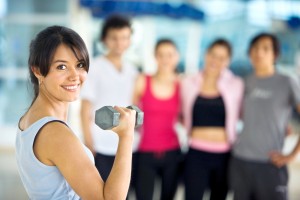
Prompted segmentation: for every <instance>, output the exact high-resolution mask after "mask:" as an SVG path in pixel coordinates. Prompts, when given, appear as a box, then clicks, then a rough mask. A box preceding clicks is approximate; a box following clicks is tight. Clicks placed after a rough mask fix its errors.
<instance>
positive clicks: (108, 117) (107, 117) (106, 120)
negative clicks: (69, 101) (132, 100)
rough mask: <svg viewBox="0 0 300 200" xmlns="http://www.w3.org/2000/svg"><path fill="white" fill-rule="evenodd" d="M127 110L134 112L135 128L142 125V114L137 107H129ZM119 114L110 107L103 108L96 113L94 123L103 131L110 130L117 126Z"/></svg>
mask: <svg viewBox="0 0 300 200" xmlns="http://www.w3.org/2000/svg"><path fill="white" fill-rule="evenodd" d="M127 108H129V109H132V110H135V111H136V120H135V127H139V126H140V125H142V124H143V120H144V113H143V111H141V110H140V109H139V108H138V107H137V106H134V105H131V106H128V107H127ZM119 120H120V113H119V112H118V111H117V110H115V109H114V108H113V107H112V106H104V107H102V108H100V109H98V110H97V111H96V116H95V123H96V124H97V125H98V126H99V127H100V128H102V129H104V130H109V129H112V128H113V127H116V126H118V125H119Z"/></svg>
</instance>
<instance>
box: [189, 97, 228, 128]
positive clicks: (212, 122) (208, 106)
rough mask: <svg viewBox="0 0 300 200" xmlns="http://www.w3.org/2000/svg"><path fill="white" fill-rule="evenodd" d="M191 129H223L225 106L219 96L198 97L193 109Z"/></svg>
mask: <svg viewBox="0 0 300 200" xmlns="http://www.w3.org/2000/svg"><path fill="white" fill-rule="evenodd" d="M192 126H193V127H204V126H206V127H207V126H209V127H211V126H212V127H214V126H217V127H225V106H224V101H223V98H222V97H221V96H218V97H215V98H207V97H203V96H198V97H197V99H196V101H195V103H194V107H193V118H192Z"/></svg>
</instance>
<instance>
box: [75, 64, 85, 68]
mask: <svg viewBox="0 0 300 200" xmlns="http://www.w3.org/2000/svg"><path fill="white" fill-rule="evenodd" d="M77 67H78V68H85V65H84V63H78V65H77Z"/></svg>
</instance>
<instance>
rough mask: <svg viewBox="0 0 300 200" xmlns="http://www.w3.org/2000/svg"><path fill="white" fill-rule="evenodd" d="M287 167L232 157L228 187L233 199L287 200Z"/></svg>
mask: <svg viewBox="0 0 300 200" xmlns="http://www.w3.org/2000/svg"><path fill="white" fill-rule="evenodd" d="M287 183H288V171H287V167H286V166H284V167H281V168H278V167H276V166H275V165H273V164H271V163H263V162H253V161H246V160H242V159H239V158H236V157H234V156H233V157H232V158H231V161H230V187H231V189H232V190H233V193H234V199H235V200H268V199H272V200H287V199H288V188H287Z"/></svg>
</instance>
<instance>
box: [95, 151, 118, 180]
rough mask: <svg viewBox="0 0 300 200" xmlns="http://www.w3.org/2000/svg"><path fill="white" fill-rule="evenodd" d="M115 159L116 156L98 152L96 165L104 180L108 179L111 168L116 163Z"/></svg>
mask: <svg viewBox="0 0 300 200" xmlns="http://www.w3.org/2000/svg"><path fill="white" fill-rule="evenodd" d="M114 160H115V156H109V155H104V154H101V153H96V156H95V165H96V168H97V169H98V172H99V173H100V175H101V178H102V179H103V181H104V182H105V181H106V180H107V178H108V176H109V174H110V171H111V168H112V166H113V164H114Z"/></svg>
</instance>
